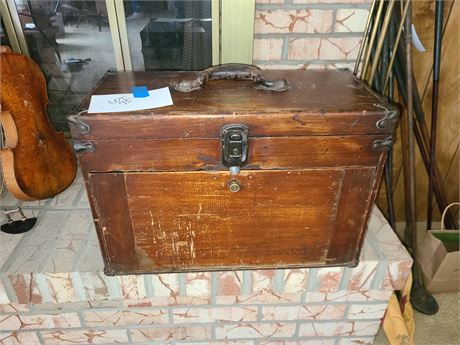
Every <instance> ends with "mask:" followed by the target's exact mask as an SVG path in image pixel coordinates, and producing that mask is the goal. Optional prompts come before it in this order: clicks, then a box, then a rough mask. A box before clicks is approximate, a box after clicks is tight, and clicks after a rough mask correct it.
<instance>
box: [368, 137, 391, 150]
mask: <svg viewBox="0 0 460 345" xmlns="http://www.w3.org/2000/svg"><path fill="white" fill-rule="evenodd" d="M392 146H393V136H392V135H390V136H388V137H386V138H385V139H377V140H374V141H373V142H372V149H374V150H383V151H389V150H391V147H392Z"/></svg>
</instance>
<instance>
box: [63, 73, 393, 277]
mask: <svg viewBox="0 0 460 345" xmlns="http://www.w3.org/2000/svg"><path fill="white" fill-rule="evenodd" d="M233 69H234V66H233ZM221 72H222V71H219V70H218V71H217V73H211V74H209V75H205V76H203V74H200V72H126V73H118V74H114V75H107V76H106V77H104V79H103V80H102V81H101V83H100V84H99V86H98V87H97V88H96V89H95V91H94V92H93V94H95V95H98V94H115V93H129V92H130V90H131V87H132V86H135V85H147V87H148V89H156V88H160V87H165V86H170V90H171V95H172V99H173V102H174V104H173V105H171V106H167V107H163V108H157V109H149V110H142V111H135V112H129V113H128V112H125V113H101V114H88V113H84V112H83V113H80V114H78V115H74V116H71V117H70V118H69V122H70V125H71V130H72V135H73V138H74V147H75V150H76V152H77V153H78V157H79V161H80V165H81V169H82V171H83V174H84V178H85V181H86V187H87V192H88V195H89V199H90V203H91V207H92V212H93V216H94V222H95V225H96V229H97V233H98V236H99V240H100V244H101V250H102V254H103V257H104V261H105V268H106V270H105V272H106V274H109V275H113V274H131V273H146V272H174V271H198V270H200V271H208V270H225V269H251V268H274V267H276V268H282V267H315V266H336V265H348V266H353V265H356V264H357V263H358V257H359V252H360V248H361V245H362V242H363V238H364V235H365V230H366V226H367V221H368V218H369V215H370V211H371V208H372V205H373V202H374V199H375V196H376V191H377V187H378V183H379V180H380V177H381V173H382V169H383V166H384V161H385V158H386V152H387V150H388V149H389V148H390V147H391V143H392V134H393V132H394V128H395V125H396V122H397V118H398V111H397V110H396V108H394V107H392V106H391V105H390V104H388V103H387V102H386V101H385V100H384V99H382V98H380V97H379V96H377V95H376V94H375V93H373V92H372V91H371V90H370V89H369V88H368V87H367V86H366V85H365V84H363V83H362V82H360V81H358V80H357V79H356V78H355V77H354V76H353V75H352V74H351V73H349V72H344V71H329V70H327V71H326V70H325V71H281V70H280V71H276V70H273V71H264V72H263V76H261V75H260V71H259V70H256V69H254V68H252V67H246V69H245V68H243V72H241V71H240V74H236V75H235V73H234V71H232V68H230V72H228V71H225V68H224V70H223V72H222V73H221ZM237 77H238V78H240V79H252V80H222V78H223V79H226V78H227V79H229V78H230V79H231V78H237ZM264 78H265V79H269V80H277V79H285V80H286V81H287V84H286V83H285V82H284V81H282V80H281V81H280V80H277V81H275V82H267V81H264ZM212 79H219V80H212ZM181 80H186V81H187V80H189V81H190V82H187V83H185V84H184V83H183V82H180V81H181ZM193 81H196V83H195V82H193ZM279 82H281V84H280V83H279ZM184 85H185V86H184ZM200 85H201V87H200ZM175 88H177V89H183V88H185V89H187V88H193V89H195V90H193V91H191V92H182V91H177V90H176V89H175ZM273 89H275V90H273ZM282 90H284V91H282ZM185 91H190V90H185ZM87 104H88V102H85V103H84V104H83V106H86V107H87Z"/></svg>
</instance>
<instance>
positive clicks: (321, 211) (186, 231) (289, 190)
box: [90, 168, 374, 272]
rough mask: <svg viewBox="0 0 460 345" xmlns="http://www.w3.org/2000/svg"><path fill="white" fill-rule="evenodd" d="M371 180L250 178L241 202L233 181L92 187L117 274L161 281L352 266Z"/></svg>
mask: <svg viewBox="0 0 460 345" xmlns="http://www.w3.org/2000/svg"><path fill="white" fill-rule="evenodd" d="M373 175H374V169H372V168H360V169H350V170H346V169H311V170H286V171H267V170H262V171H257V172H256V171H243V172H242V173H241V174H240V175H239V176H238V180H239V181H240V183H241V190H240V191H239V192H237V193H232V192H230V191H229V190H228V187H227V183H228V181H229V180H230V176H229V174H228V173H227V172H177V173H162V172H151V173H126V174H125V175H124V181H125V183H126V187H122V186H121V183H122V182H121V181H123V177H122V176H123V175H122V174H91V177H90V178H91V182H92V186H93V188H94V193H95V195H96V197H97V198H98V200H101V207H100V208H99V209H98V213H99V216H100V220H101V219H104V218H106V219H105V221H104V224H105V225H104V227H103V231H102V235H103V236H104V238H105V242H106V243H109V244H110V248H109V249H108V252H109V255H110V258H111V261H110V262H111V264H112V265H113V267H115V268H116V269H117V270H122V271H123V270H125V271H126V270H129V271H131V272H133V271H134V272H144V271H153V272H155V271H163V270H182V269H190V268H192V269H193V268H194V267H201V268H203V267H208V268H211V269H219V267H220V268H222V269H224V268H225V269H226V268H229V267H232V266H233V267H234V266H239V267H253V266H257V267H284V266H289V265H296V266H302V265H324V264H330V263H334V264H339V265H340V264H342V265H343V264H352V263H355V260H356V257H355V256H356V248H355V247H356V246H357V244H358V242H359V239H360V234H361V232H362V230H361V229H362V227H363V225H364V224H363V223H364V221H365V213H363V212H362V211H359V210H361V209H362V208H364V209H365V208H366V205H367V202H368V196H369V189H370V187H371V183H372V178H373V177H374V176H373ZM109 181H111V182H109ZM109 185H111V186H112V188H110V189H111V194H110V196H111V197H110V198H109V197H108V195H109V194H108V193H107V192H108V191H107V190H104V188H108V186H109ZM117 186H118V188H120V189H119V190H116V188H117ZM123 188H126V194H123V193H124V191H123ZM348 189H350V190H348ZM100 193H102V194H100ZM120 193H121V194H120ZM123 195H127V196H128V197H127V198H124V197H123ZM109 199H110V200H111V201H110V202H111V203H112V206H111V207H107V205H104V203H106V202H109ZM126 200H127V205H126ZM340 205H342V206H340ZM336 219H337V220H336ZM113 222H118V223H119V224H118V225H117V224H115V223H113ZM130 222H131V224H132V225H130V224H129V223H130ZM121 225H123V227H124V229H125V230H124V231H120V230H119V229H120V226H121ZM335 226H337V228H338V229H340V230H339V231H337V230H336V229H335ZM127 229H129V230H130V231H128V230H127ZM350 243H354V244H355V245H354V246H352V250H350ZM133 249H134V251H135V254H136V260H135V259H134V258H133ZM332 257H333V259H331V258H332ZM328 260H329V262H328Z"/></svg>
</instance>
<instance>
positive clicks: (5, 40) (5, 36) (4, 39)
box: [0, 18, 11, 47]
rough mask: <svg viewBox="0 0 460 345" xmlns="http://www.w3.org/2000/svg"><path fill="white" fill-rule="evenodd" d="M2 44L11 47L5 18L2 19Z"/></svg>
mask: <svg viewBox="0 0 460 345" xmlns="http://www.w3.org/2000/svg"><path fill="white" fill-rule="evenodd" d="M0 45H2V46H9V47H11V45H10V40H9V39H8V34H7V33H6V30H5V24H4V23H3V18H2V19H1V20H0Z"/></svg>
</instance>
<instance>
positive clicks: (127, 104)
mask: <svg viewBox="0 0 460 345" xmlns="http://www.w3.org/2000/svg"><path fill="white" fill-rule="evenodd" d="M172 104H173V101H172V98H171V92H169V88H168V87H164V88H161V89H156V90H149V96H148V97H143V98H136V97H134V96H133V94H132V93H118V94H112V95H94V96H91V102H90V103H89V109H88V113H90V114H91V113H120V112H124V111H136V110H145V109H153V108H160V107H165V106H168V105H172Z"/></svg>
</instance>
